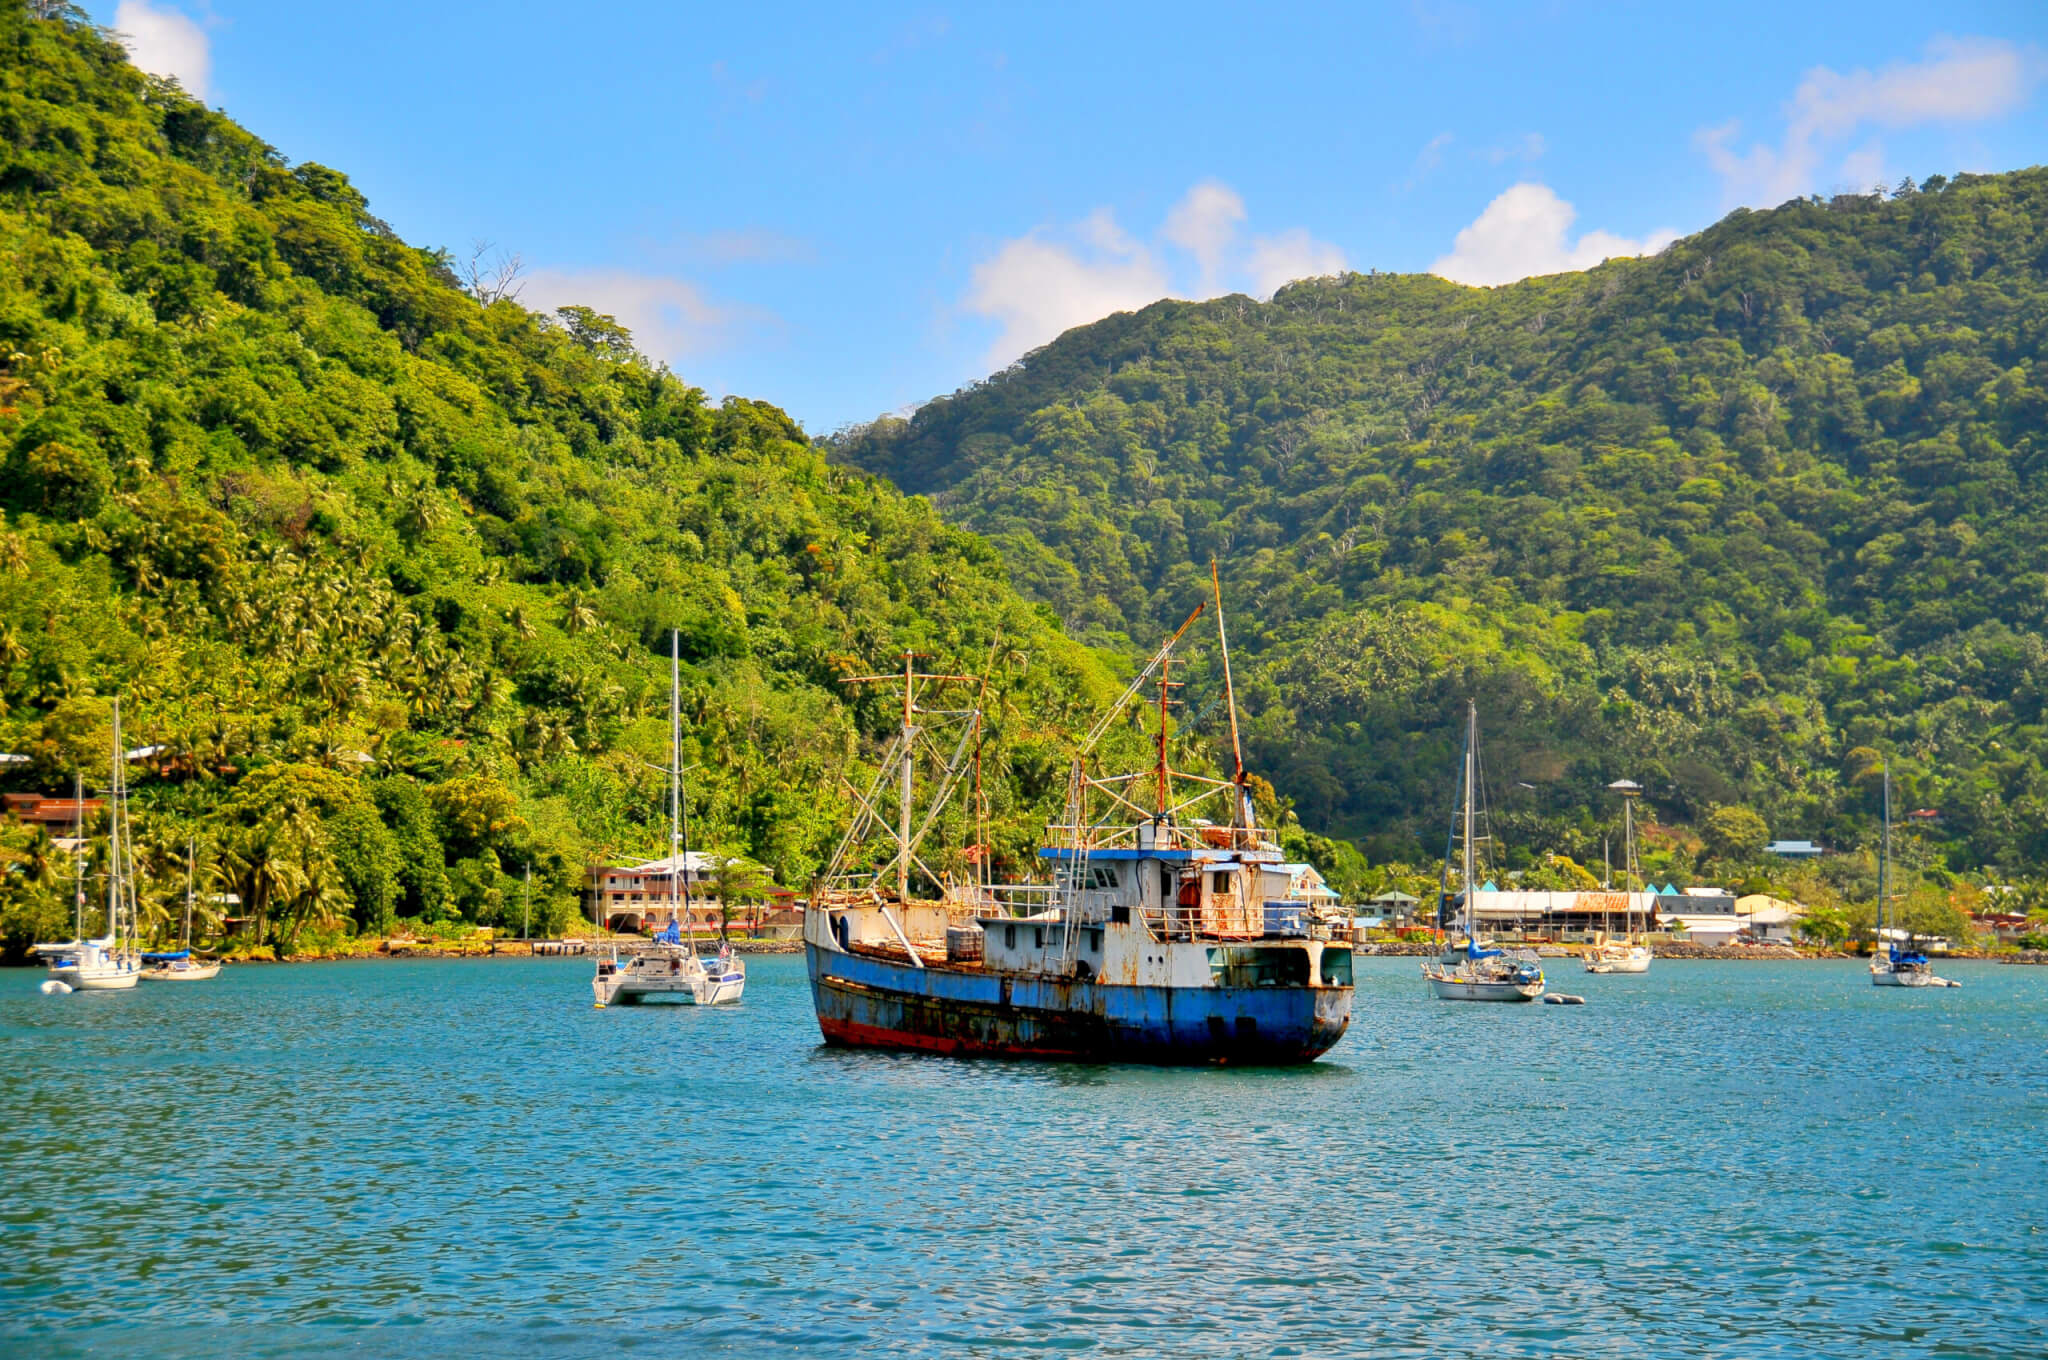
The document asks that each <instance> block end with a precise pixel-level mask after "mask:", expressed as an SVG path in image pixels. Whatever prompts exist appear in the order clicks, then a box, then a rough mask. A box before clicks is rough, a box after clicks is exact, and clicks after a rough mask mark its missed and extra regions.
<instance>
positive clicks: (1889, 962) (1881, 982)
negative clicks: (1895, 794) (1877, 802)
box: [1870, 764, 1963, 987]
mask: <svg viewBox="0 0 2048 1360" xmlns="http://www.w3.org/2000/svg"><path fill="white" fill-rule="evenodd" d="M1891 869H1892V769H1891V766H1890V765H1889V764H1887V765H1886V766H1885V767H1884V839H1883V841H1882V842H1881V843H1880V845H1879V849H1878V853H1877V947H1876V949H1875V950H1874V951H1873V952H1872V953H1871V956H1870V985H1871V986H1873V987H1960V986H1962V985H1963V984H1962V983H1960V982H1956V981H1954V980H1953V979H1951V978H1945V977H1937V976H1936V975H1935V972H1934V965H1933V964H1932V963H1930V962H1929V961H1928V959H1927V955H1926V954H1925V953H1923V952H1921V951H1920V950H1918V949H1915V948H1914V947H1913V932H1912V931H1910V930H1907V929H1904V928H1903V927H1900V926H1895V925H1893V924H1892V923H1891V900H1892V891H1891V888H1892V882H1891V879H1892V874H1891Z"/></svg>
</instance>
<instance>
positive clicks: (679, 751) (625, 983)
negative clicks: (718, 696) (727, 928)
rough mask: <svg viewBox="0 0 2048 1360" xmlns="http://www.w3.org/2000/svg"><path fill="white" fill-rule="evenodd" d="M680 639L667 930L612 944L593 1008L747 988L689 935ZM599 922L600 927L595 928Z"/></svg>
mask: <svg viewBox="0 0 2048 1360" xmlns="http://www.w3.org/2000/svg"><path fill="white" fill-rule="evenodd" d="M680 638H681V635H680V634H679V633H677V632H675V631H673V630H672V631H671V632H670V633H669V662H668V664H669V682H668V683H669V691H668V721H669V768H668V770H667V771H666V773H667V775H668V778H669V783H668V796H669V859H668V904H669V922H668V925H667V926H666V927H665V928H664V929H663V930H662V931H661V932H660V933H659V934H657V935H656V936H655V937H654V938H653V939H652V940H650V941H648V942H647V943H646V944H642V945H636V946H630V947H629V946H622V945H621V944H619V942H618V941H616V940H614V941H612V942H611V944H610V945H609V947H608V948H606V949H605V950H604V952H603V954H602V955H601V956H600V957H599V959H598V961H597V971H596V973H595V974H594V975H593V976H592V977H591V979H590V990H591V994H592V996H593V998H594V999H595V1003H596V1005H597V1007H598V1009H600V1010H602V1009H604V1008H605V1007H607V1006H632V1005H638V1004H639V1003H641V1002H643V1001H657V1000H667V1001H681V1002H686V1003H689V1004H692V1005H698V1006H715V1005H718V1004H720V1003H723V1002H729V1001H738V1000H739V999H740V998H741V996H742V995H743V994H744V993H745V991H746V986H747V966H746V964H745V962H744V961H742V960H741V959H740V958H738V957H737V956H736V955H735V954H734V953H733V952H732V946H731V945H730V944H725V945H721V946H720V947H719V950H718V954H717V956H716V957H715V958H713V959H711V960H708V961H707V960H706V959H704V958H703V957H702V956H701V955H700V954H698V952H697V943H696V940H695V938H694V937H693V935H692V933H691V931H690V930H689V916H690V888H689V883H688V874H689V858H690V852H689V833H688V829H687V828H688V826H689V821H688V816H689V814H688V811H687V808H688V802H687V798H686V796H685V794H684V791H683V782H682V781H683V719H682V673H681V672H682V650H681V646H682V644H681V640H680ZM601 924H602V923H600V925H601Z"/></svg>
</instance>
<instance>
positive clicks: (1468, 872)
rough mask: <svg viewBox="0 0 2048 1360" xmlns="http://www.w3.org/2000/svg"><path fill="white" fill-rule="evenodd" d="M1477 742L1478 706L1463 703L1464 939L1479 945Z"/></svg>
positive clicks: (1472, 701) (1468, 702)
mask: <svg viewBox="0 0 2048 1360" xmlns="http://www.w3.org/2000/svg"><path fill="white" fill-rule="evenodd" d="M1478 740H1479V705H1478V703H1477V702H1476V701H1474V700H1471V699H1467V700H1466V701H1465V938H1466V940H1468V941H1469V942H1470V943H1472V944H1474V945H1476V944H1478V943H1479V907H1478V904H1477V903H1475V902H1474V901H1473V900H1472V767H1473V765H1474V764H1475V763H1476V757H1475V755H1474V753H1473V746H1474V745H1475V744H1476V743H1477V742H1478Z"/></svg>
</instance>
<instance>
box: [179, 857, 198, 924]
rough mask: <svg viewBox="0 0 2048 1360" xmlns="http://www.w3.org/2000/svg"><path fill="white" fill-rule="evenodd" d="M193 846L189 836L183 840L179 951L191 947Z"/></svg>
mask: <svg viewBox="0 0 2048 1360" xmlns="http://www.w3.org/2000/svg"><path fill="white" fill-rule="evenodd" d="M194 844H195V842H194V841H193V839H192V838H191V837H190V836H187V837H186V838H185V935H184V938H183V939H181V940H179V941H178V948H180V949H190V948H191V947H192V855H193V847H194Z"/></svg>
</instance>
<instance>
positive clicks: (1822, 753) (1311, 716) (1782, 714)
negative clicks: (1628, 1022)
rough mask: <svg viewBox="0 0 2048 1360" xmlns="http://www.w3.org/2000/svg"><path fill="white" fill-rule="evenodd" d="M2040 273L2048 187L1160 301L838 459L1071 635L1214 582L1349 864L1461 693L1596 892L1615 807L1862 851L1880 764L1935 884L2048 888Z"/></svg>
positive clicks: (1413, 803)
mask: <svg viewBox="0 0 2048 1360" xmlns="http://www.w3.org/2000/svg"><path fill="white" fill-rule="evenodd" d="M2044 271H2048V170H2041V169H2030V170H2024V171H2019V172H2016V173H2012V174H2002V175H1961V176H1957V177H1956V178H1954V179H1952V180H1949V179H1944V178H1942V177H1938V176H1937V177H1935V178H1934V179H1931V180H1929V181H1928V182H1927V183H1925V184H1924V185H1917V186H1916V185H1913V184H1911V183H1910V182H1908V183H1905V184H1902V185H1901V186H1899V189H1898V191H1897V192H1895V193H1873V194H1868V195H1857V194H1851V195H1845V196H1841V197H1836V198H1832V199H1828V200H1825V201H1823V200H1820V199H1804V200H1796V201H1794V202H1791V203H1788V204H1785V205H1784V206H1782V207H1779V208H1777V209H1774V210H1771V211H1767V212H1749V211H1739V212H1736V213H1734V214H1731V215H1730V216H1729V217H1727V218H1726V219H1724V220H1722V221H1721V222H1719V223H1717V224H1715V225H1714V226H1713V227H1711V228H1709V229H1707V230H1706V231H1703V232H1701V233H1699V234H1697V235H1695V236H1692V237H1688V238H1686V239H1684V240H1681V241H1679V242H1677V243H1676V244H1674V245H1672V246H1671V247H1670V248H1668V249H1667V250H1665V251H1663V252H1661V253H1660V254H1658V255H1657V256H1655V257H1653V258H1647V259H1628V260H1611V261H1608V262H1606V263H1604V264H1602V265H1600V266H1599V267H1597V268H1595V269H1591V270H1587V271H1585V272H1582V273H1572V274H1561V275H1556V276H1553V277H1547V278H1534V279H1529V280H1525V281H1523V282H1521V283H1516V284H1512V285H1508V286H1505V287H1499V288H1491V289H1486V288H1469V287H1462V286H1460V285H1457V284H1453V283H1449V282H1446V281H1444V280H1442V279H1437V278H1432V277H1416V276H1399V275H1387V274H1377V273H1373V274H1348V275H1344V276H1342V277H1338V278H1329V279H1315V280H1308V281H1304V282H1300V283H1295V284H1291V285H1289V286H1287V287H1285V288H1283V289H1281V290H1280V291H1279V293H1278V294H1276V295H1275V296H1274V298H1273V299H1272V300H1271V301H1270V302H1258V301H1254V300H1252V299H1250V298H1246V297H1226V298H1220V299H1216V300H1213V301H1209V302H1201V303H1189V302H1172V301H1169V302H1161V303H1158V304H1155V305H1153V306H1150V307H1147V308H1145V309H1144V310H1142V311H1140V312H1137V313H1134V314H1123V315H1118V316H1113V317H1110V318H1108V319H1106V320H1104V321H1101V322H1098V323H1096V324H1094V325H1091V326H1086V327H1081V328H1078V329H1076V330H1073V331H1070V332H1068V333H1067V334H1066V335H1064V336H1062V337H1060V338H1059V339H1058V340H1056V341H1054V342H1053V343H1051V344H1050V345H1047V346H1046V347H1045V348H1043V349H1041V350H1039V351H1037V352H1035V353H1033V354H1031V355H1029V356H1027V357H1026V358H1025V359H1023V360H1022V361H1020V362H1019V363H1018V364H1017V365H1015V366H1014V367H1012V368H1011V369H1009V370H1007V371H1005V372H1002V373H999V374H997V375H995V376H994V377H992V378H990V379H989V380H987V381H986V382H983V383H980V384H977V385H975V386H974V387H971V388H969V389H967V390H964V391H962V392H959V393H957V394H955V395H953V396H951V397H948V398H945V399H942V400H938V401H934V402H932V403H930V404H929V405H927V406H925V407H923V408H922V409H920V410H919V411H917V412H916V413H915V415H914V416H912V417H911V418H909V419H908V420H903V419H895V418H890V419H885V420H882V421H878V422H876V423H875V424H873V425H870V426H866V427H862V428H857V429H853V430H850V431H846V432H844V433H842V434H841V435H839V436H837V437H836V438H834V439H833V440H832V441H831V449H832V452H833V455H834V456H835V457H836V458H838V459H839V460H840V461H842V462H844V463H846V464H849V465H852V466H858V467H862V468H866V469H869V470H872V471H876V472H880V473H883V474H885V475H887V476H889V477H890V478H891V479H893V480H894V481H895V482H896V483H897V484H898V485H899V486H901V487H902V488H904V489H905V490H907V491H915V492H919V493H922V494H926V495H929V496H930V497H932V499H933V501H934V503H935V504H936V505H938V506H939V507H940V508H941V509H942V510H943V511H944V512H945V513H946V514H947V515H948V516H949V517H950V518H951V519H953V520H954V521H955V522H957V523H959V524H962V525H964V526H967V527H970V528H974V529H977V530H979V531H981V532H982V533H984V534H987V535H988V536H989V538H990V539H991V541H993V542H994V543H995V544H996V545H997V546H998V547H999V548H1000V549H1001V551H1002V552H1003V554H1004V556H1005V558H1006V559H1007V560H1008V561H1009V563H1010V564H1011V567H1012V570H1013V572H1014V573H1015V577H1016V579H1017V581H1018V582H1019V583H1020V585H1021V586H1022V587H1023V588H1024V589H1025V590H1026V592H1027V593H1029V594H1030V595H1032V596H1033V597H1035V598H1037V599H1039V600H1042V601H1044V602H1046V603H1048V604H1050V605H1051V606H1053V607H1054V608H1055V609H1056V610H1057V611H1058V613H1059V615H1060V618H1061V620H1062V621H1063V622H1064V623H1065V625H1066V626H1067V627H1068V628H1069V629H1070V630H1071V631H1072V632H1074V634H1075V635H1076V636H1079V637H1082V638H1084V639H1087V640H1091V641H1095V642H1100V643H1105V644H1109V645H1120V644H1122V643H1123V641H1124V640H1125V639H1133V638H1138V637H1140V636H1150V635H1152V634H1153V633H1155V632H1156V630H1158V629H1159V628H1161V627H1171V625H1172V622H1173V620H1174V617H1175V613H1176V610H1177V609H1178V608H1179V607H1180V606H1179V603H1178V602H1179V601H1180V600H1182V599H1184V598H1185V597H1186V596H1187V595H1188V593H1189V592H1190V590H1191V589H1192V587H1193V585H1194V584H1195V583H1197V582H1199V581H1200V580H1201V579H1202V578H1203V577H1205V576H1206V575H1207V572H1208V564H1209V560H1210V559H1211V558H1212V557H1213V558H1215V559H1217V560H1218V561H1219V562H1220V564H1221V569H1222V573H1223V578H1224V581H1225V584H1226V588H1227V590H1228V593H1229V594H1230V596H1231V597H1232V598H1233V599H1234V600H1236V601H1238V602H1239V605H1238V612H1237V614H1236V615H1235V616H1234V618H1233V642H1235V643H1236V644H1238V646H1239V649H1240V651H1241V654H1242V655H1243V657H1244V658H1245V661H1246V666H1245V669H1246V671H1247V672H1248V674H1247V677H1246V680H1245V682H1244V683H1243V684H1242V685H1241V686H1240V692H1241V693H1242V694H1243V695H1244V696H1245V698H1246V700H1247V702H1248V704H1249V706H1250V708H1251V709H1252V716H1251V719H1250V722H1249V724H1248V727H1247V736H1248V740H1249V742H1250V744H1251V747H1252V750H1253V752H1254V754H1255V756H1256V758H1257V760H1258V763H1259V764H1260V765H1261V766H1262V767H1263V768H1265V769H1266V770H1268V771H1269V772H1270V773H1272V774H1273V776H1274V778H1275V782H1276V783H1278V784H1280V785H1282V786H1283V787H1285V788H1287V789H1288V790H1289V791H1290V793H1291V794H1292V796H1293V797H1294V799H1295V801H1296V805H1297V807H1298V809H1299V811H1300V813H1301V815H1302V817H1303V819H1304V820H1305V821H1307V822H1308V823H1309V824H1311V825H1316V826H1320V827H1322V828H1323V829H1326V830H1330V831H1334V832H1339V833H1342V834H1345V835H1349V836H1352V837H1356V838H1363V839H1365V840H1366V841H1367V843H1368V844H1369V845H1371V846H1373V847H1374V848H1375V849H1376V850H1378V851H1380V852H1381V855H1379V856H1376V857H1383V856H1384V855H1385V854H1395V855H1397V856H1398V857H1401V858H1407V857H1410V856H1414V855H1419V854H1420V853H1421V849H1420V847H1419V846H1417V844H1416V841H1415V836H1416V834H1417V833H1422V834H1424V835H1429V834H1431V833H1435V832H1436V828H1437V827H1438V826H1439V825H1440V817H1441V807H1442V805H1443V803H1444V801H1445V799H1447V797H1448V794H1447V792H1446V790H1447V788H1448V780H1449V771H1450V770H1451V767H1452V764H1453V762H1454V760H1455V758H1456V750H1457V745H1456V743H1457V736H1456V729H1457V715H1458V712H1459V710H1460V708H1461V706H1462V702H1463V700H1464V698H1465V697H1466V696H1467V695H1472V696H1476V697H1477V699H1478V700H1479V703H1480V706H1481V713H1482V718H1483V721H1484V724H1485V726H1486V727H1487V729H1488V757H1489V762H1490V770H1491V773H1492V774H1493V775H1494V776H1496V780H1495V787H1494V788H1493V790H1492V792H1493V795H1494V801H1495V805H1496V810H1497V811H1498V812H1500V813H1502V814H1504V815H1505V816H1506V817H1507V818H1508V820H1509V822H1510V824H1511V825H1519V826H1520V827H1522V828H1523V830H1524V832H1525V834H1524V835H1523V837H1522V838H1521V839H1522V840H1523V841H1524V843H1526V842H1527V841H1528V840H1530V839H1532V838H1533V839H1536V840H1538V841H1539V842H1542V843H1546V844H1548V845H1551V846H1554V847H1555V848H1558V849H1561V850H1566V851H1569V852H1570V853H1572V854H1573V855H1574V856H1575V857H1576V858H1578V859H1580V860H1581V861H1582V862H1583V861H1584V860H1585V857H1586V854H1587V853H1588V852H1590V853H1591V854H1593V855H1595V856H1597V854H1598V833H1599V832H1600V831H1601V830H1602V829H1603V828H1604V827H1605V826H1606V825H1607V823H1608V822H1610V821H1611V820H1612V818H1613V816H1614V810H1613V804H1612V801H1611V799H1608V798H1606V797H1605V796H1604V795H1603V793H1602V789H1603V788H1604V786H1605V785H1606V784H1607V783H1609V782H1610V781H1612V780H1613V779H1615V778H1617V777H1620V776H1627V777H1632V778H1634V779H1636V780H1638V781H1640V782H1641V783H1642V784H1644V785H1645V786H1646V789H1647V792H1648V798H1649V800H1650V802H1651V803H1652V805H1653V806H1654V807H1655V809H1656V811H1657V812H1658V814H1659V815H1662V816H1665V817H1667V818H1673V819H1677V820H1679V821H1683V822H1689V823H1691V824H1694V825H1699V824H1701V823H1702V822H1703V821H1704V819H1705V818H1706V816H1707V814H1708V813H1709V812H1710V810H1711V809H1713V808H1714V807H1716V806H1723V805H1726V806H1743V807H1748V808H1751V809H1754V810H1755V811H1756V812H1757V813H1758V814H1759V815H1760V816H1762V817H1763V818H1764V819H1765V821H1766V822H1767V824H1768V826H1769V827H1770V829H1771V831H1772V833H1773V834H1774V835H1781V836H1795V837H1811V838H1813V839H1817V840H1822V841H1824V842H1826V843H1828V844H1830V845H1844V846H1846V845H1853V844H1858V843H1865V844H1867V843H1869V841H1870V840H1871V839H1872V838H1873V836H1874V818H1875V813H1876V796H1875V793H1874V790H1873V786H1871V785H1870V784H1868V783H1867V782H1866V781H1865V780H1864V779H1863V778H1862V774H1861V772H1862V771H1865V770H1874V769H1875V768H1876V763H1875V762H1876V761H1877V759H1878V758H1879V757H1880V753H1882V754H1885V755H1889V756H1890V757H1891V761H1892V772H1893V778H1894V781H1895V785H1896V786H1897V788H1898V790H1899V796H1900V797H1901V798H1902V799H1903V800H1904V805H1905V806H1906V807H1908V808H1926V809H1932V810H1936V811H1938V812H1939V813H1940V819H1939V823H1938V826H1937V825H1936V824H1934V823H1931V822H1930V823H1929V825H1928V826H1927V827H1925V828H1923V832H1924V834H1926V835H1927V836H1929V837H1931V838H1933V840H1935V841H1936V842H1938V848H1939V852H1940V856H1941V857H1942V858H1945V859H1946V860H1947V862H1948V863H1949V864H1950V865H1952V866H1954V867H1956V868H1962V867H1966V866H1967V867H1975V866H1977V865H1980V864H1985V863H1992V864H1996V865H1999V866H2002V867H2003V868H2006V869H2008V870H2010V869H2013V868H2016V867H2020V866H2028V865H2032V866H2039V865H2042V864H2043V863H2044V862H2048V723H2044V721H2043V712H2042V703H2043V689H2042V681H2043V678H2044V669H2048V551H2044V549H2048V432H2044V431H2048V373H2044V371H2043V368H2042V364H2041V353H2040V351H2041V345H2042V340H2043V334H2044V331H2048V322H2044V319H2048V281H2044ZM1748 830H1749V829H1747V828H1746V829H1745V836H1746V835H1747V832H1748Z"/></svg>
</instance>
